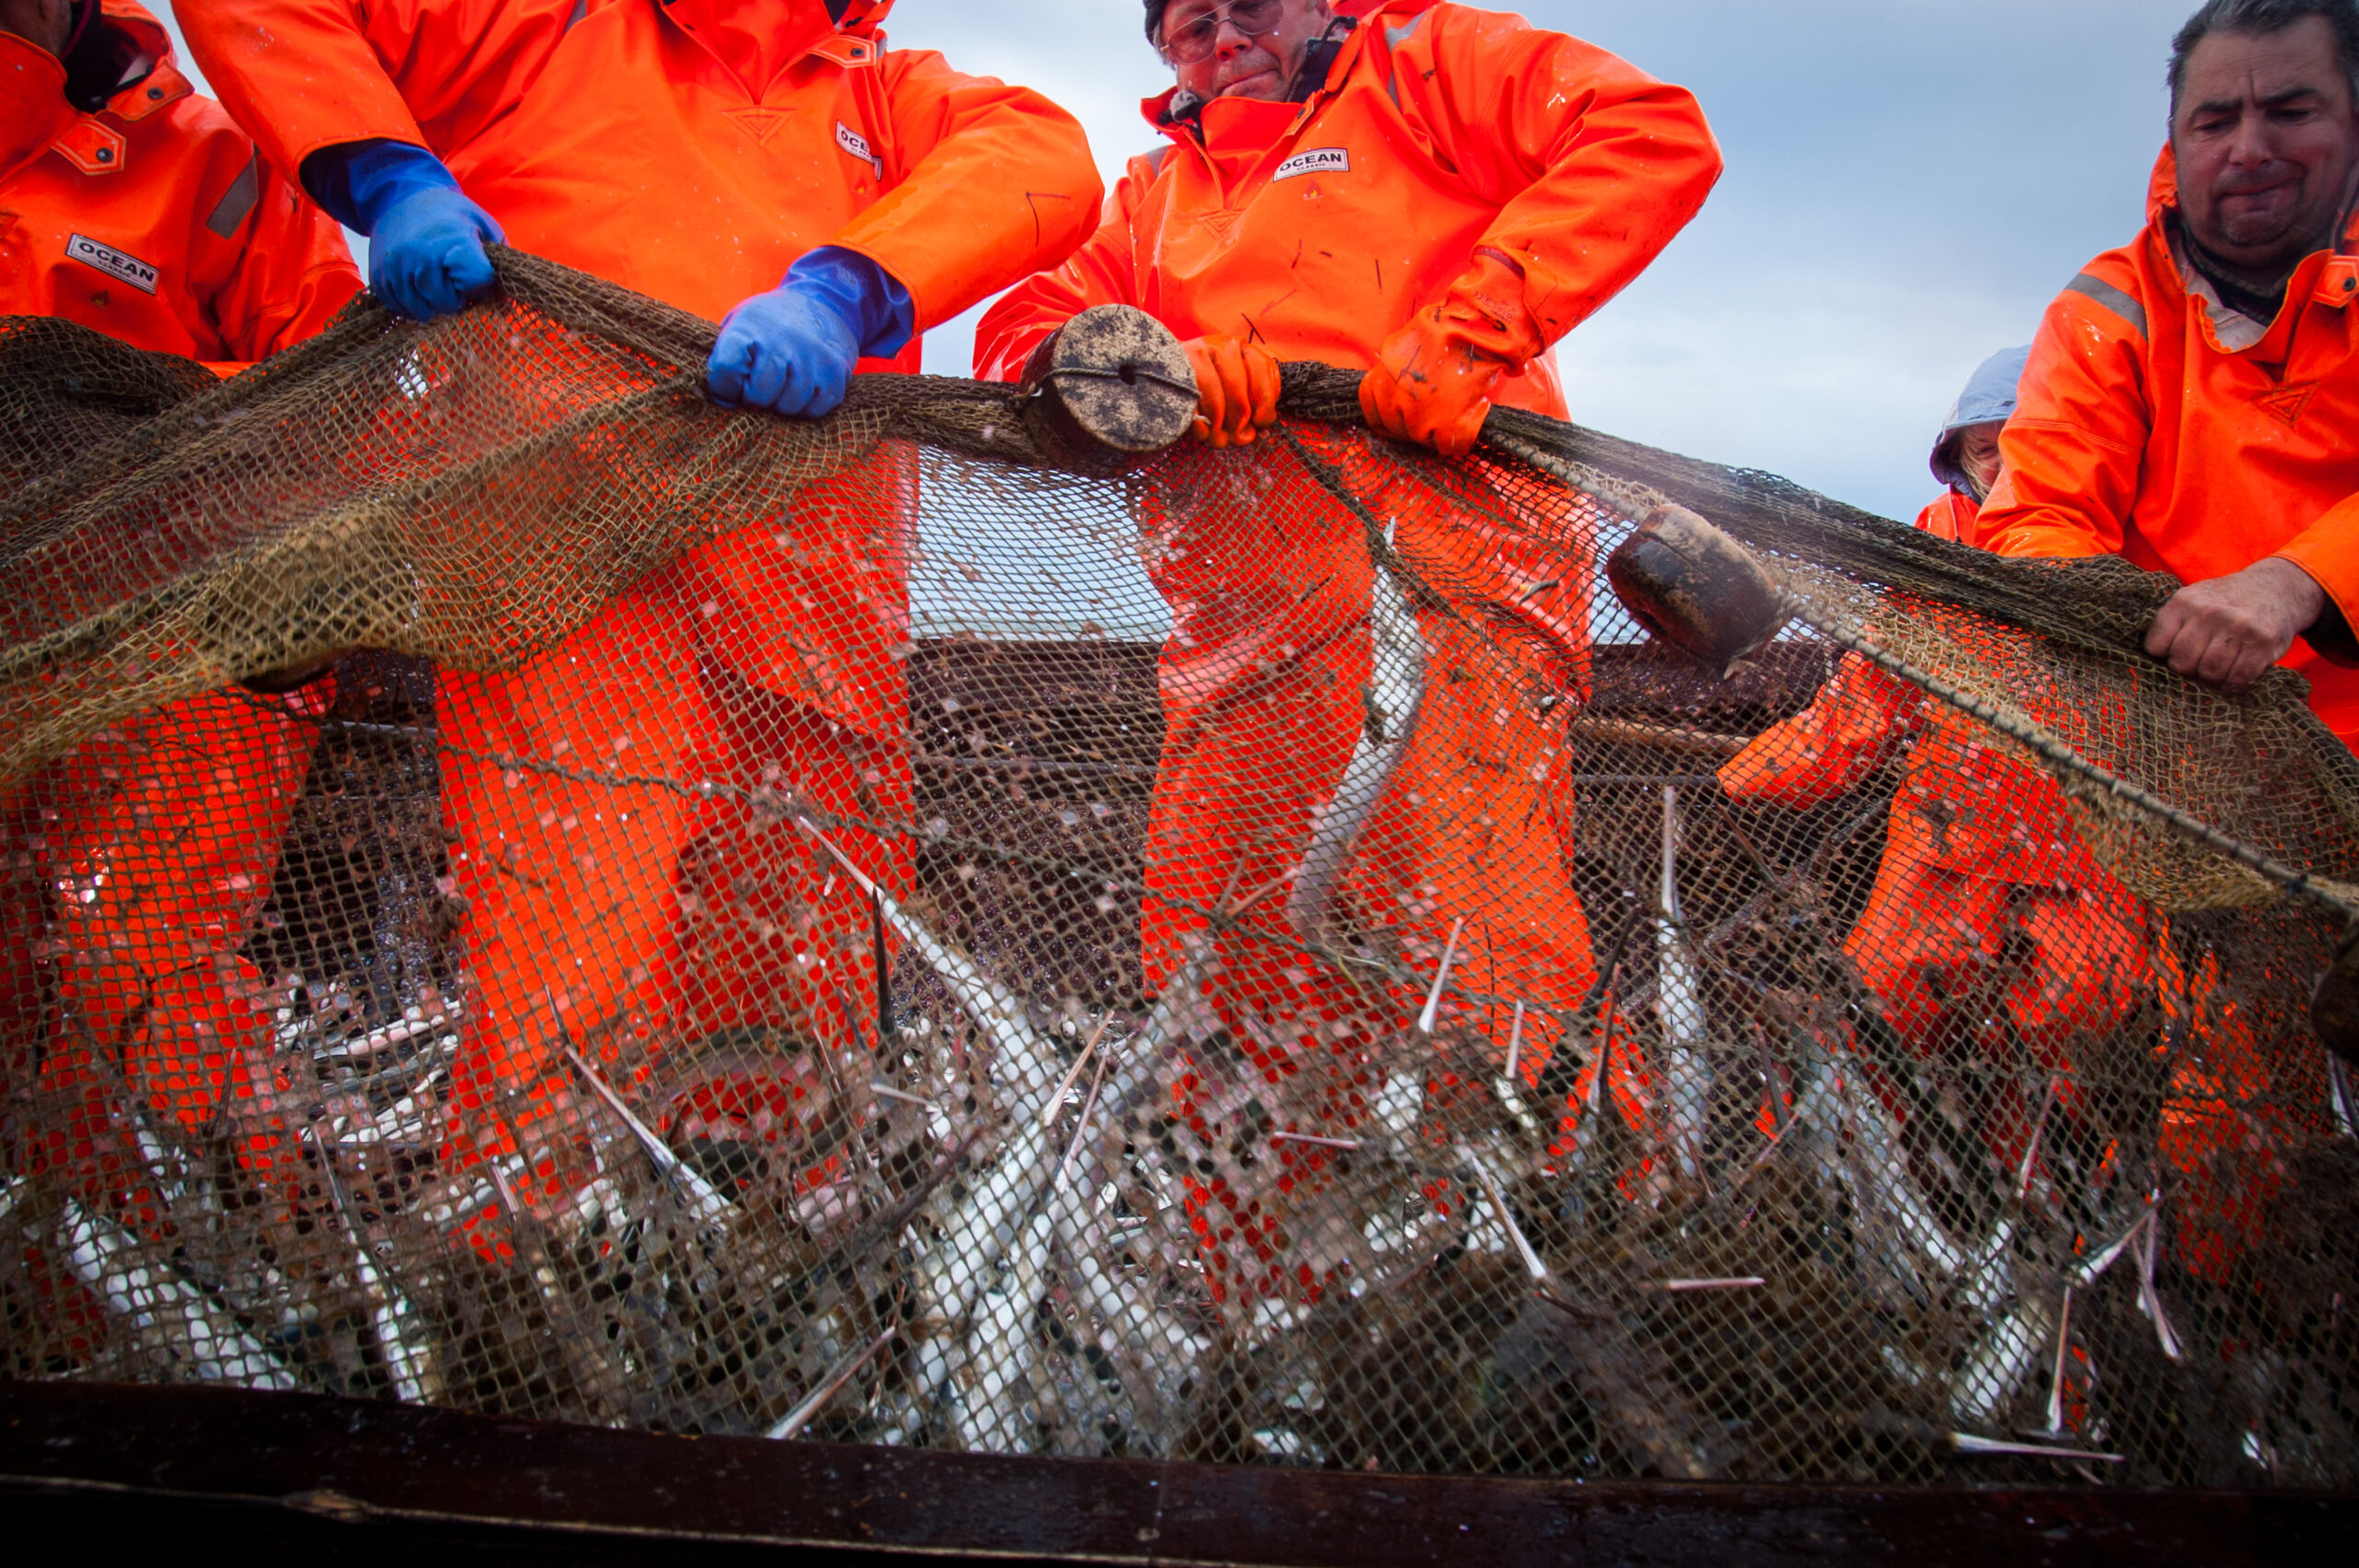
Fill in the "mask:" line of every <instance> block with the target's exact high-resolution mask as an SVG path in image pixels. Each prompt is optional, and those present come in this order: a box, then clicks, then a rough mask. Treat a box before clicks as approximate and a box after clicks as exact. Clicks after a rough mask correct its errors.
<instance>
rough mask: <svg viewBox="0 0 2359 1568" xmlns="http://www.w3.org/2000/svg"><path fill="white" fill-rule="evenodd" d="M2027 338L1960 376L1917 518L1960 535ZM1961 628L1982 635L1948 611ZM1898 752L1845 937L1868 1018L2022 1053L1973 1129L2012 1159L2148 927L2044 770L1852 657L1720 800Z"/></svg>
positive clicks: (2134, 965)
mask: <svg viewBox="0 0 2359 1568" xmlns="http://www.w3.org/2000/svg"><path fill="white" fill-rule="evenodd" d="M2028 354H2029V350H2027V349H2024V348H2010V349H2005V350H2002V351H2001V352H2000V353H1998V354H1995V355H1993V356H1991V357H1989V359H1987V360H1985V361H1984V362H1983V363H1982V365H1981V366H1980V367H1979V368H1978V369H1976V370H1975V372H1974V375H1973V378H1972V380H1969V381H1968V382H1967V383H1966V391H1965V392H1964V393H1963V394H1962V395H1961V396H1960V397H1959V399H1958V402H1957V404H1956V405H1955V407H1954V409H1953V410H1952V411H1951V414H1950V416H1949V417H1948V418H1947V419H1946V420H1945V421H1943V423H1942V430H1941V433H1940V434H1939V435H1938V436H1937V437H1936V438H1935V439H1934V443H1933V452H1932V469H1933V473H1934V474H1935V476H1936V477H1938V478H1941V479H1942V480H1943V481H1945V482H1946V483H1947V485H1948V486H1949V488H1948V489H1947V490H1946V491H1945V492H1944V493H1943V494H1942V496H1941V497H1939V498H1938V499H1936V500H1935V501H1934V502H1933V503H1932V504H1931V505H1930V506H1928V507H1926V508H1925V509H1924V510H1923V511H1922V512H1920V513H1919V515H1918V519H1917V526H1918V527H1919V528H1920V529H1923V530H1924V531H1926V532H1930V533H1934V534H1937V535H1940V536H1942V537H1944V538H1950V539H1955V540H1957V541H1959V542H1961V543H1972V542H1973V540H1974V538H1975V535H1976V532H1977V519H1976V502H1977V499H1978V497H1979V496H1980V495H1983V494H1987V493H1988V492H1989V488H1990V486H1991V485H1992V483H1993V482H1994V481H1995V480H1997V479H1998V478H1999V473H2000V470H1999V453H2000V451H2001V430H2002V429H2012V425H2011V424H2010V419H2011V416H2012V415H2013V414H2014V412H2015V409H2016V406H2017V398H2018V390H2017V389H2018V384H2019V380H2020V378H2021V376H2022V374H2023V370H2024V366H2025V361H2026V357H2027V356H2028ZM1920 613H1921V614H1938V611H1937V610H1931V609H1929V610H1925V611H1922V612H1920ZM1956 635H1957V636H1958V637H1959V638H1964V639H1971V638H1975V637H1977V636H1979V635H1983V634H1982V632H1981V629H1980V628H1979V627H1977V626H1973V625H1972V624H1971V623H1961V624H1960V625H1959V626H1957V628H1956ZM1904 746H1905V747H1907V750H1906V752H1905V753H1904V752H1903V747H1904ZM1896 755H1898V756H1902V757H1903V758H1904V760H1903V761H1902V764H1901V778H1900V782H1899V786H1898V788H1897V789H1896V790H1895V791H1894V794H1893V801H1892V809H1891V813H1890V816H1889V818H1888V822H1889V825H1888V827H1887V830H1886V834H1885V838H1884V860H1883V863H1882V864H1881V865H1880V866H1879V867H1878V868H1877V872H1876V880H1875V885H1874V887H1873V888H1872V890H1871V891H1870V893H1869V895H1868V902H1867V906H1866V907H1865V908H1864V909H1863V910H1862V911H1861V912H1860V919H1859V921H1858V923H1857V924H1856V925H1854V926H1853V927H1852V929H1851V931H1850V933H1849V935H1848V937H1847V938H1846V939H1845V941H1844V943H1843V951H1844V953H1845V954H1847V955H1848V957H1849V958H1850V960H1851V962H1852V964H1853V965H1855V966H1856V968H1857V970H1858V973H1859V977H1860V984H1861V986H1862V987H1863V989H1865V990H1866V991H1867V993H1868V994H1869V995H1870V996H1871V997H1872V998H1873V999H1874V1007H1875V1016H1874V1017H1873V1018H1872V1019H1871V1020H1870V1021H1869V1027H1871V1028H1877V1027H1883V1026H1889V1027H1890V1028H1891V1029H1892V1030H1893V1031H1894V1032H1895V1034H1896V1035H1897V1036H1898V1037H1899V1038H1900V1039H1901V1040H1902V1041H1904V1042H1905V1043H1906V1044H1907V1046H1908V1047H1910V1048H1912V1049H1913V1050H1914V1051H1916V1052H1917V1053H1918V1054H1919V1055H1920V1056H1922V1057H1925V1058H1928V1059H1938V1060H1944V1061H1964V1060H1980V1061H1985V1062H2003V1063H2010V1064H2014V1065H2016V1066H2018V1067H2019V1068H2020V1069H2021V1072H2022V1080H2021V1081H2022V1082H2024V1083H2025V1084H2028V1085H2033V1087H2031V1088H2030V1089H2029V1092H2028V1093H2027V1094H2022V1095H2017V1096H2015V1097H2014V1099H2013V1101H2009V1100H2008V1099H2005V1098H2003V1097H2001V1098H1998V1099H1994V1100H1993V1101H1992V1102H1991V1104H1992V1107H1993V1109H1992V1114H1991V1115H1990V1116H1989V1117H1988V1118H1987V1120H1986V1126H1985V1128H1984V1133H1985V1137H1986V1141H1987V1142H1988V1146H1989V1148H1988V1152H1989V1156H1990V1159H1991V1161H1992V1164H1993V1166H1994V1168H1995V1169H1998V1170H2002V1171H2007V1170H2013V1169H2014V1168H2015V1167H2016V1165H2017V1164H2019V1163H2020V1161H2021V1160H2022V1158H2023V1155H2024V1152H2025V1150H2026V1149H2027V1148H2028V1147H2029V1146H2030V1140H2031V1138H2032V1136H2033V1128H2034V1125H2035V1123H2036V1119H2037V1117H2038V1111H2039V1106H2040V1105H2041V1103H2042V1100H2043V1098H2044V1096H2045V1094H2046V1085H2047V1084H2048V1082H2050V1080H2051V1079H2052V1078H2054V1077H2055V1076H2056V1075H2058V1074H2060V1073H2066V1074H2067V1082H2066V1084H2065V1094H2067V1097H2068V1099H2069V1100H2070V1101H2071V1102H2072V1104H2070V1105H2068V1106H2067V1108H2068V1110H2070V1109H2071V1108H2073V1106H2074V1105H2077V1101H2078V1097H2079V1094H2080V1093H2081V1091H2080V1089H2079V1087H2078V1086H2077V1082H2073V1081H2072V1079H2073V1078H2074V1076H2075V1075H2071V1074H2070V1073H2069V1072H2068V1070H2069V1069H2070V1068H2071V1066H2072V1064H2073V1060H2074V1054H2075V1047H2076V1045H2084V1044H2085V1042H2086V1041H2087V1040H2089V1039H2090V1038H2093V1037H2097V1036H2103V1035H2104V1034H2105V1033H2106V1032H2107V1031H2108V1030H2110V1029H2111V1028H2113V1027H2114V1026H2115V1025H2116V1024H2118V1023H2120V1022H2121V1020H2122V1019H2124V1018H2125V1017H2127V1016H2128V1015H2129V1014H2130V1012H2131V1011H2132V1010H2133V1009H2134V1008H2135V1007H2136V1006H2137V1004H2138V1000H2139V999H2140V997H2141V996H2142V995H2144V994H2146V989H2147V988H2148V987H2149V986H2150V985H2151V982H2152V974H2153V971H2152V967H2151V965H2150V962H2149V954H2150V952H2151V946H2150V935H2149V933H2148V931H2147V930H2146V927H2145V922H2144V919H2143V917H2142V913H2141V909H2140V906H2139V904H2138V901H2137V900H2136V899H2135V898H2134V897H2132V896H2131V895H2130V892H2129V890H2128V889H2126V888H2124V887H2123V886H2122V885H2121V884H2120V883H2118V882H2117V881H2116V880H2115V879H2114V877H2113V875H2112V874H2111V873H2110V872H2107V871H2106V869H2105V868H2104V867H2103V866H2102V865H2100V864H2098V862H2097V860H2096V859H2095V857H2094V856H2093V855H2091V854H2090V853H2089V850H2088V848H2087V847H2086V846H2085V845H2083V843H2082V841H2081V837H2080V833H2079V830H2078V829H2077V828H2076V827H2075V825H2073V822H2072V820H2071V815H2070V814H2069V813H2068V811H2067V809H2066V807H2065V803H2064V799H2063V796H2062V794H2061V792H2060V790H2058V788H2057V786H2056V784H2055V782H2054V780H2052V779H2050V778H2048V777H2047V775H2045V774H2043V773H2039V772H2036V771H2035V770H2034V769H2032V768H2029V767H2027V766H2025V765H2024V764H2023V763H2022V762H2020V761H2017V760H2015V759H2014V758H2013V757H2012V756H2010V755H2008V754H2006V753H2005V752H2003V751H2001V750H2000V749H1998V748H1997V747H1995V746H1993V745H1992V744H1991V743H1990V737H1989V735H1988V733H1987V732H1985V731H1983V730H1982V729H1981V727H1980V726H1979V725H1978V724H1977V723H1976V722H1975V721H1974V720H1971V719H1970V718H1968V717H1966V715H1965V714H1963V713H1961V712H1959V711H1958V710H1956V709H1954V708H1950V707H1948V706H1947V705H1945V704H1942V703H1939V702H1935V701H1932V700H1931V699H1930V698H1928V697H1927V696H1925V695H1924V694H1923V693H1922V692H1920V691H1919V690H1918V689H1917V688H1916V687H1914V686H1912V685H1907V683H1906V682H1903V681H1901V680H1899V679H1897V678H1896V677H1895V676H1892V675H1889V674H1886V673H1884V672H1883V671H1882V670H1879V669H1877V668H1876V667H1875V666H1874V665H1872V664H1870V663H1869V662H1867V661H1865V660H1863V659H1861V658H1860V656H1859V655H1857V654H1848V653H1847V654H1845V655H1844V656H1843V659H1842V661H1841V662H1840V663H1839V664H1838V665H1837V669H1836V673H1835V675H1834V678H1833V679H1831V680H1829V681H1828V682H1827V683H1826V685H1825V686H1823V687H1822V688H1820V691H1819V693H1818V696H1817V697H1816V699H1815V700H1814V701H1813V703H1812V704H1811V706H1810V707H1809V708H1805V709H1803V710H1802V712H1800V713H1798V714H1796V715H1794V716H1793V717H1792V718H1790V719H1788V720H1784V721H1783V722H1781V723H1779V724H1777V725H1774V726H1772V727H1771V728H1770V729H1768V730H1766V731H1763V732H1762V733H1761V734H1759V735H1757V736H1755V738H1754V739H1753V740H1752V742H1751V743H1748V744H1747V745H1746V746H1745V748H1744V750H1743V751H1742V752H1740V753H1738V754H1737V755H1735V756H1734V757H1732V758H1731V759H1730V760H1729V761H1728V762H1727V763H1725V764H1723V765H1722V766H1721V767H1720V769H1719V782H1720V787H1721V789H1722V790H1725V791H1726V792H1727V794H1728V796H1729V798H1730V799H1731V800H1734V801H1743V802H1757V803H1761V804H1766V805H1775V806H1780V807H1784V808H1786V809H1788V810H1791V811H1805V810H1808V809H1810V808H1811V807H1813V806H1817V805H1820V804H1823V803H1824V802H1827V801H1830V800H1833V799H1836V798H1837V797H1838V796H1841V795H1844V794H1847V793H1848V792H1849V791H1851V790H1855V789H1858V788H1859V787H1860V786H1861V785H1863V784H1865V783H1866V782H1867V781H1868V780H1869V778H1871V777H1872V776H1873V775H1874V774H1875V773H1876V772H1877V771H1878V770H1880V769H1881V768H1883V767H1884V766H1886V765H1887V764H1888V763H1890V762H1891V761H1892V760H1893V759H1894V758H1895V756H1896Z"/></svg>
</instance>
